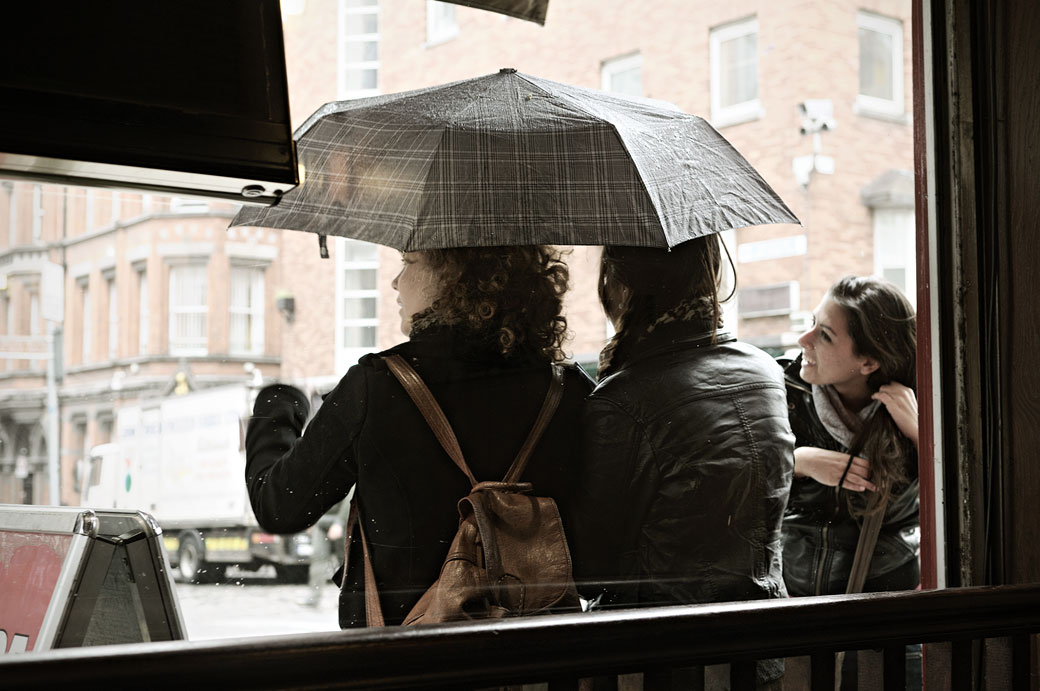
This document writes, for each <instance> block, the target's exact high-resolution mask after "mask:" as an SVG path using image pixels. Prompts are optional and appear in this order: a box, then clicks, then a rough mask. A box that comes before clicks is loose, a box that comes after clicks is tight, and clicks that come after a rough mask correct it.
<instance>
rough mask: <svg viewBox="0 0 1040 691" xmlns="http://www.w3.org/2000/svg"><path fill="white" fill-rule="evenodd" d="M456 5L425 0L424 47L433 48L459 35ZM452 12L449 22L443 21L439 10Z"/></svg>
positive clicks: (437, 0)
mask: <svg viewBox="0 0 1040 691" xmlns="http://www.w3.org/2000/svg"><path fill="white" fill-rule="evenodd" d="M456 7H457V6H456V5H453V4H452V3H449V2H439V0H426V45H427V46H433V45H436V44H438V43H444V42H446V41H450V40H451V39H453V38H455V37H456V36H458V35H459V19H458V15H457V14H456V13H455V12H456ZM446 9H448V10H452V13H451V21H450V22H448V21H445V20H444V14H442V12H441V10H446Z"/></svg>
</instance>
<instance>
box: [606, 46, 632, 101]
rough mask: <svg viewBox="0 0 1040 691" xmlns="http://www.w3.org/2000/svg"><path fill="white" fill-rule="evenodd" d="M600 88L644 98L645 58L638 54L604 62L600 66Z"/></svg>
mask: <svg viewBox="0 0 1040 691" xmlns="http://www.w3.org/2000/svg"><path fill="white" fill-rule="evenodd" d="M600 86H601V87H602V89H603V90H604V91H610V92H612V93H615V94H623V95H625V96H642V95H643V56H642V55H640V54H639V53H636V54H635V55H626V56H624V57H620V58H612V59H610V60H604V61H603V64H602V65H601V66H600Z"/></svg>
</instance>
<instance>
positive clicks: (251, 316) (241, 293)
mask: <svg viewBox="0 0 1040 691" xmlns="http://www.w3.org/2000/svg"><path fill="white" fill-rule="evenodd" d="M230 293H231V301H230V303H229V305H228V315H229V319H230V325H229V327H230V334H229V337H228V348H229V350H230V352H231V354H232V355H262V354H263V352H264V269H263V267H256V266H232V267H231V291H230Z"/></svg>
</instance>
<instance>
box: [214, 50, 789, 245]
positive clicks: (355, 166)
mask: <svg viewBox="0 0 1040 691" xmlns="http://www.w3.org/2000/svg"><path fill="white" fill-rule="evenodd" d="M296 139H297V154H298V156H299V159H300V161H301V164H302V166H303V168H304V171H303V182H302V184H301V185H300V186H299V187H297V188H295V189H293V190H291V191H289V192H288V193H286V195H285V196H284V197H283V198H282V200H281V201H280V202H279V203H278V204H277V205H276V206H273V207H266V208H265V207H244V208H243V209H242V210H241V211H240V212H239V214H238V215H237V216H236V217H235V219H234V220H233V222H232V224H231V225H232V226H260V227H269V228H284V229H290V230H303V231H310V232H314V233H318V234H320V235H341V236H344V237H348V238H354V239H357V240H365V241H368V242H374V243H378V244H382V245H387V246H390V247H394V248H397V249H399V250H402V251H413V250H421V249H435V248H443V247H471V246H495V245H514V244H553V245H636V246H648V247H674V246H675V245H677V244H679V243H681V242H685V241H686V240H690V239H693V238H696V237H700V236H703V235H707V234H710V233H715V232H719V231H722V230H727V229H730V228H740V227H745V226H751V225H761V224H767V223H798V219H797V218H795V216H794V214H793V213H791V211H790V209H788V208H787V206H786V205H785V204H784V203H783V202H782V201H781V200H780V198H779V196H777V194H776V193H775V192H774V191H773V190H772V189H771V188H770V187H769V185H767V184H766V182H765V181H764V180H763V179H762V178H761V176H760V175H759V174H758V173H757V172H756V171H755V170H754V169H753V168H752V167H751V165H750V164H748V162H747V161H746V160H745V159H744V158H743V157H742V156H741V155H740V154H739V153H738V152H737V151H736V149H734V148H733V147H732V145H730V144H729V142H727V141H726V140H725V139H724V138H723V137H722V136H721V135H720V134H719V133H718V132H717V131H715V129H714V128H712V127H711V126H710V125H709V124H708V123H706V122H705V121H704V120H702V119H701V118H699V117H696V116H693V115H688V114H685V113H682V112H680V111H678V110H674V109H673V107H669V106H668V104H662V103H661V102H654V101H649V100H646V99H629V98H623V97H619V96H616V95H612V94H607V93H604V92H600V91H595V90H591V89H583V88H579V87H574V86H568V85H564V84H559V83H556V82H552V81H548V80H545V79H539V78H536V77H531V76H528V75H524V74H520V73H517V72H515V71H512V70H502V71H500V72H498V73H496V74H492V75H489V76H486V77H480V78H477V79H470V80H466V81H461V82H455V83H452V84H447V85H443V86H437V87H430V88H426V89H420V90H416V91H410V92H404V93H399V94H390V95H385V96H376V97H372V98H367V99H359V100H356V101H342V102H336V103H330V104H327V105H325V106H323V107H322V108H321V109H319V110H318V111H317V112H316V113H314V114H313V115H312V116H311V117H310V118H309V119H308V120H307V121H306V122H305V123H304V124H303V125H302V126H301V127H300V128H299V130H297V133H296Z"/></svg>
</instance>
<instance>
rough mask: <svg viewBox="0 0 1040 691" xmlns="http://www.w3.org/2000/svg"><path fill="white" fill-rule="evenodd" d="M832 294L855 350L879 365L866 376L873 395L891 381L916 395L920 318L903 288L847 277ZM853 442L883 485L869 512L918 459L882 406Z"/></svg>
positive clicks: (904, 480)
mask: <svg viewBox="0 0 1040 691" xmlns="http://www.w3.org/2000/svg"><path fill="white" fill-rule="evenodd" d="M827 294H828V296H829V297H830V298H831V300H833V301H834V303H835V304H836V305H838V306H839V307H840V308H841V309H842V310H843V311H844V313H845V317H846V320H847V321H848V329H849V336H850V337H851V338H852V346H853V350H854V352H855V353H856V354H857V355H863V356H867V357H869V358H872V359H873V360H875V361H876V362H877V363H878V368H877V369H876V370H875V371H874V372H872V373H871V374H870V376H869V377H868V378H867V386H869V387H870V390H871V392H876V391H877V390H878V389H879V388H881V386H882V385H884V384H888V383H891V382H898V383H900V384H902V385H903V386H906V387H908V388H910V389H912V390H914V391H915V392H916V390H917V316H916V314H915V312H914V307H913V305H911V304H910V301H909V300H907V299H906V297H905V296H904V295H903V293H902V292H900V290H899V288H897V287H896V286H894V285H892V284H891V283H889V282H887V281H883V280H881V279H879V278H874V277H872V276H846V277H845V278H842V279H841V280H839V281H838V282H837V283H835V284H834V285H833V286H831V289H830V290H829V291H828V292H827ZM852 444H853V446H854V447H858V448H859V449H860V450H861V452H862V454H863V455H864V456H865V457H866V458H867V459H869V460H870V467H871V479H872V481H873V482H874V484H875V485H877V487H878V491H877V493H876V494H875V495H874V497H873V498H872V499H871V502H870V504H869V506H868V508H867V510H866V511H867V512H869V511H870V510H871V509H873V508H874V507H878V506H880V503H881V500H882V499H883V498H885V497H887V496H888V495H890V494H891V493H892V492H894V491H897V490H898V489H900V488H901V487H904V486H905V485H906V484H907V483H908V481H909V480H908V478H909V471H910V467H909V464H910V461H911V459H913V458H915V457H916V455H915V454H914V448H913V443H912V442H911V441H910V440H909V439H907V438H906V437H905V436H904V435H903V433H902V432H901V431H900V430H899V427H898V426H897V425H896V423H895V421H894V420H892V416H891V415H889V414H888V411H887V409H886V408H885V407H884V406H883V405H879V406H878V409H877V410H876V411H875V412H874V414H873V415H872V416H871V418H870V419H869V420H868V421H867V423H866V424H865V425H864V426H863V429H862V430H861V432H860V433H859V434H858V435H857V437H856V438H855V439H853V442H852ZM850 494H851V493H850ZM850 508H851V507H850Z"/></svg>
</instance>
